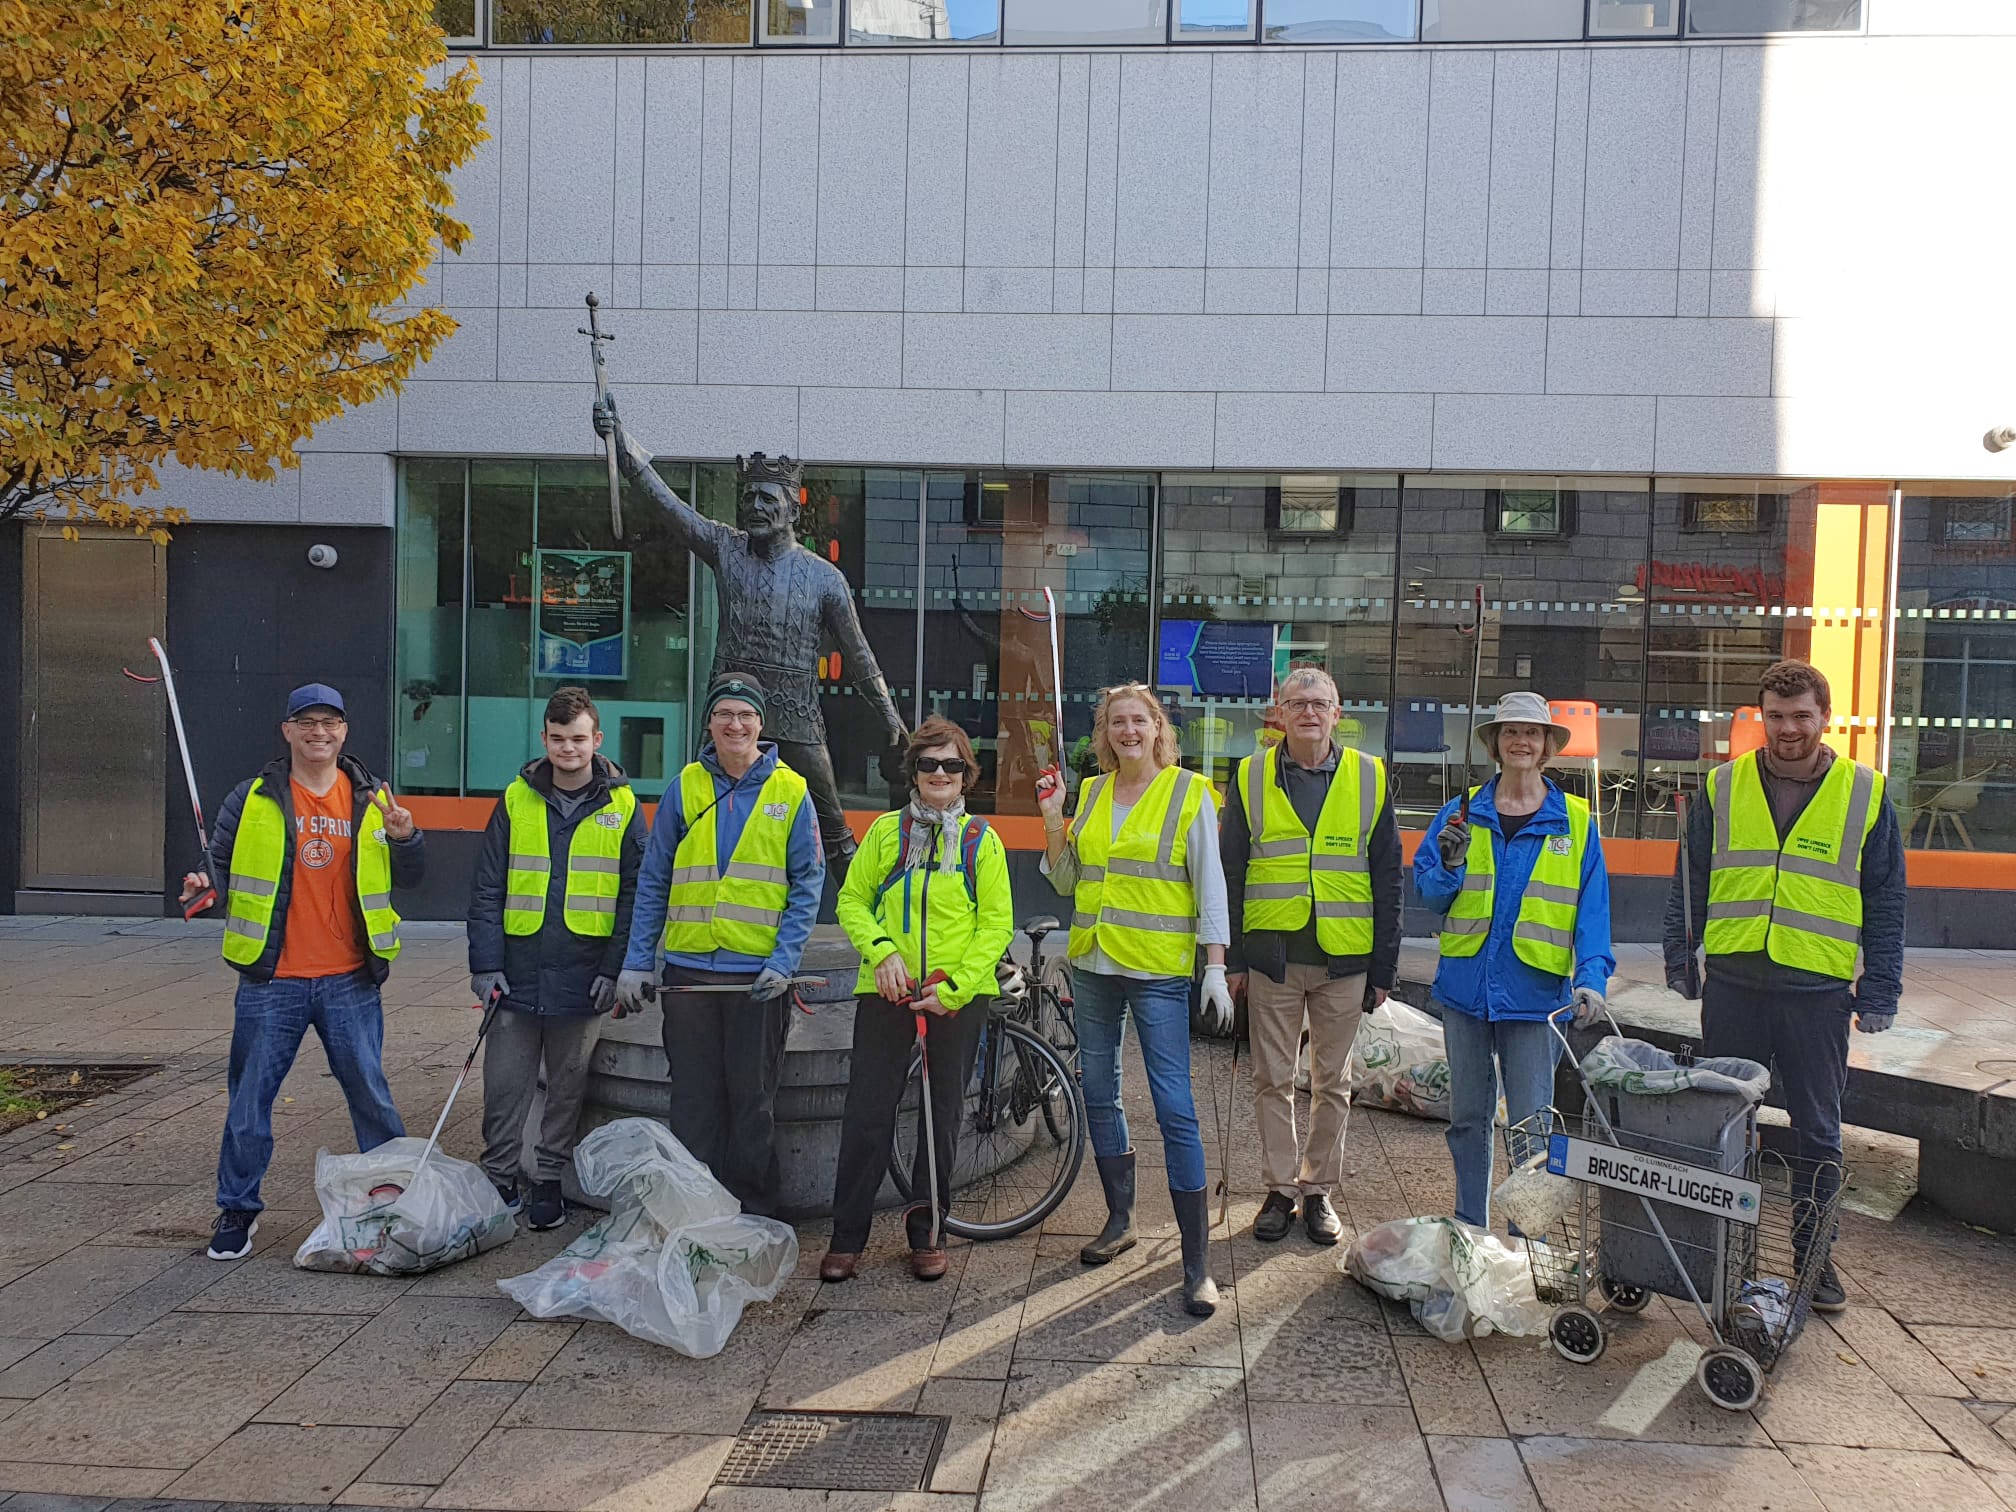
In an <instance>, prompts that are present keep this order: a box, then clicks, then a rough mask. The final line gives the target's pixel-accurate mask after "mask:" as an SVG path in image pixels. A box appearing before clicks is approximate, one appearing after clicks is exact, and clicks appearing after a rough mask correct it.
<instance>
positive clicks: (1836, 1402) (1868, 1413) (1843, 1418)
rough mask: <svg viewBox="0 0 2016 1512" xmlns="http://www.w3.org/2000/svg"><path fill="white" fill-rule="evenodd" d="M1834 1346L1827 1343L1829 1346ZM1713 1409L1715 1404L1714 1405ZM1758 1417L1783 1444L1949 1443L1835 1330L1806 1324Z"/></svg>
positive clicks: (1927, 1447) (1936, 1448) (1936, 1447)
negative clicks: (1844, 1345) (1841, 1342)
mask: <svg viewBox="0 0 2016 1512" xmlns="http://www.w3.org/2000/svg"><path fill="white" fill-rule="evenodd" d="M1830 1345H1831V1346H1836V1347H1831V1348H1830V1347H1829V1346H1830ZM1711 1410H1713V1409H1711ZM1756 1415H1757V1421H1758V1422H1760V1423H1762V1424H1763V1425H1764V1431H1765V1432H1767V1433H1769V1434H1770V1435H1771V1437H1772V1439H1773V1441H1774V1442H1776V1443H1778V1444H1781V1445H1782V1444H1838V1445H1843V1446H1849V1447H1856V1448H1864V1449H1916V1450H1923V1451H1926V1452H1930V1453H1938V1452H1940V1451H1941V1450H1943V1449H1944V1448H1945V1447H1946V1446H1945V1445H1944V1443H1942V1442H1941V1441H1940V1438H1939V1435H1938V1434H1936V1433H1934V1432H1932V1431H1931V1429H1930V1428H1928V1427H1927V1426H1926V1423H1925V1420H1924V1419H1923V1418H1922V1417H1920V1416H1919V1415H1918V1414H1917V1413H1916V1412H1914V1411H1912V1410H1911V1404H1910V1403H1909V1402H1907V1401H1905V1400H1904V1398H1902V1397H1901V1396H1899V1395H1898V1394H1897V1393H1896V1392H1895V1391H1893V1390H1891V1389H1890V1387H1889V1385H1888V1384H1887V1383H1886V1382H1885V1381H1884V1380H1883V1378H1882V1377H1881V1376H1880V1375H1878V1374H1877V1373H1876V1371H1875V1369H1874V1368H1873V1367H1871V1366H1870V1365H1869V1364H1868V1363H1867V1362H1865V1361H1864V1360H1863V1359H1862V1358H1861V1356H1859V1355H1856V1354H1853V1353H1851V1352H1849V1351H1848V1350H1845V1349H1842V1348H1839V1347H1838V1345H1836V1340H1835V1337H1834V1335H1833V1334H1832V1333H1831V1332H1830V1331H1828V1330H1826V1329H1822V1328H1814V1329H1809V1330H1808V1331H1807V1332H1806V1333H1804V1334H1802V1335H1801V1336H1800V1337H1799V1338H1798V1339H1796V1340H1794V1341H1793V1344H1792V1348H1791V1349H1790V1350H1789V1351H1788V1352H1787V1353H1786V1355H1785V1358H1784V1359H1782V1360H1780V1361H1779V1362H1778V1365H1777V1367H1776V1368H1775V1369H1774V1370H1773V1371H1772V1372H1771V1375H1770V1379H1769V1382H1768V1385H1767V1389H1766V1390H1765V1393H1764V1398H1763V1400H1762V1401H1761V1402H1759V1403H1758V1404H1757V1407H1756Z"/></svg>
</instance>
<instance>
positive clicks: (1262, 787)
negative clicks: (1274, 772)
mask: <svg viewBox="0 0 2016 1512" xmlns="http://www.w3.org/2000/svg"><path fill="white" fill-rule="evenodd" d="M1268 759H1269V758H1268V753H1267V752H1265V751H1255V752H1254V753H1253V754H1252V755H1251V756H1248V757H1247V758H1246V828H1247V829H1248V830H1249V831H1250V832H1251V833H1253V834H1256V835H1257V834H1259V833H1260V831H1261V830H1263V829H1265V828H1266V827H1267V762H1268ZM1273 759H1274V760H1277V761H1278V760H1279V759H1280V758H1279V757H1278V756H1277V757H1275V758H1273ZM1300 843H1301V842H1300V841H1295V840H1287V841H1281V840H1275V841H1271V842H1269V844H1271V845H1276V846H1278V845H1288V846H1290V847H1295V846H1299V845H1300ZM1253 854H1254V855H1256V856H1261V855H1275V856H1283V855H1287V854H1289V852H1288V851H1282V850H1269V849H1268V848H1267V847H1266V846H1259V845H1256V846H1254V847H1253Z"/></svg>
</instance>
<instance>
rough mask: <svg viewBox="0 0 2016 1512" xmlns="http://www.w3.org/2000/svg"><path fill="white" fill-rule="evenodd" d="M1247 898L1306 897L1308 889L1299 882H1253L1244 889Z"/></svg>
mask: <svg viewBox="0 0 2016 1512" xmlns="http://www.w3.org/2000/svg"><path fill="white" fill-rule="evenodd" d="M1246 896H1247V897H1249V898H1306V897H1308V896H1309V889H1308V888H1307V887H1305V886H1304V885H1303V884H1302V883H1300V882H1255V883H1253V884H1252V885H1251V886H1249V887H1248V888H1247V889H1246Z"/></svg>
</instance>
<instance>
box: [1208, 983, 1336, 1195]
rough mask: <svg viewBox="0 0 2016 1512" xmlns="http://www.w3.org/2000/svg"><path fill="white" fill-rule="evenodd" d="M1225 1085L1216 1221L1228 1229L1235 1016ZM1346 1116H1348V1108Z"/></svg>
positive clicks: (1235, 1094)
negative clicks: (1228, 1069)
mask: <svg viewBox="0 0 2016 1512" xmlns="http://www.w3.org/2000/svg"><path fill="white" fill-rule="evenodd" d="M1246 1022H1247V1023H1248V1024H1249V1025H1250V1024H1251V1023H1252V1022H1253V1020H1252V1005H1251V1002H1250V1000H1249V1002H1248V1005H1247V1020H1246ZM1226 1085H1227V1092H1226V1097H1225V1122H1224V1123H1222V1124H1220V1125H1219V1126H1218V1221H1219V1222H1220V1223H1224V1224H1225V1225H1226V1227H1227V1228H1228V1229H1229V1228H1230V1227H1231V1225H1230V1224H1229V1223H1227V1222H1226V1215H1227V1214H1228V1213H1230V1212H1231V1210H1232V1104H1233V1102H1234V1101H1235V1100H1236V1099H1237V1098H1238V1096H1239V1020H1238V1018H1237V1017H1236V1016H1235V1017H1234V1018H1233V1020H1232V1074H1231V1078H1230V1080H1229V1081H1228V1082H1227V1084H1226ZM1211 1109H1212V1112H1214V1113H1215V1112H1217V1109H1218V1099H1217V1097H1216V1096H1215V1095H1214V1096H1213V1097H1212V1099H1211ZM1346 1115H1347V1116H1348V1115H1349V1109H1348V1108H1347V1109H1346Z"/></svg>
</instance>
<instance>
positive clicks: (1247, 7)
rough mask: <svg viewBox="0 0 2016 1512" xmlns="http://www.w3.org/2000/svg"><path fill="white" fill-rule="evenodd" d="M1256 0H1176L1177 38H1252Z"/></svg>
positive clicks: (1240, 39)
mask: <svg viewBox="0 0 2016 1512" xmlns="http://www.w3.org/2000/svg"><path fill="white" fill-rule="evenodd" d="M1255 8H1256V0H1176V27H1175V36H1174V40H1175V41H1178V42H1250V41H1252V39H1253V12H1254V9H1255Z"/></svg>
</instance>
